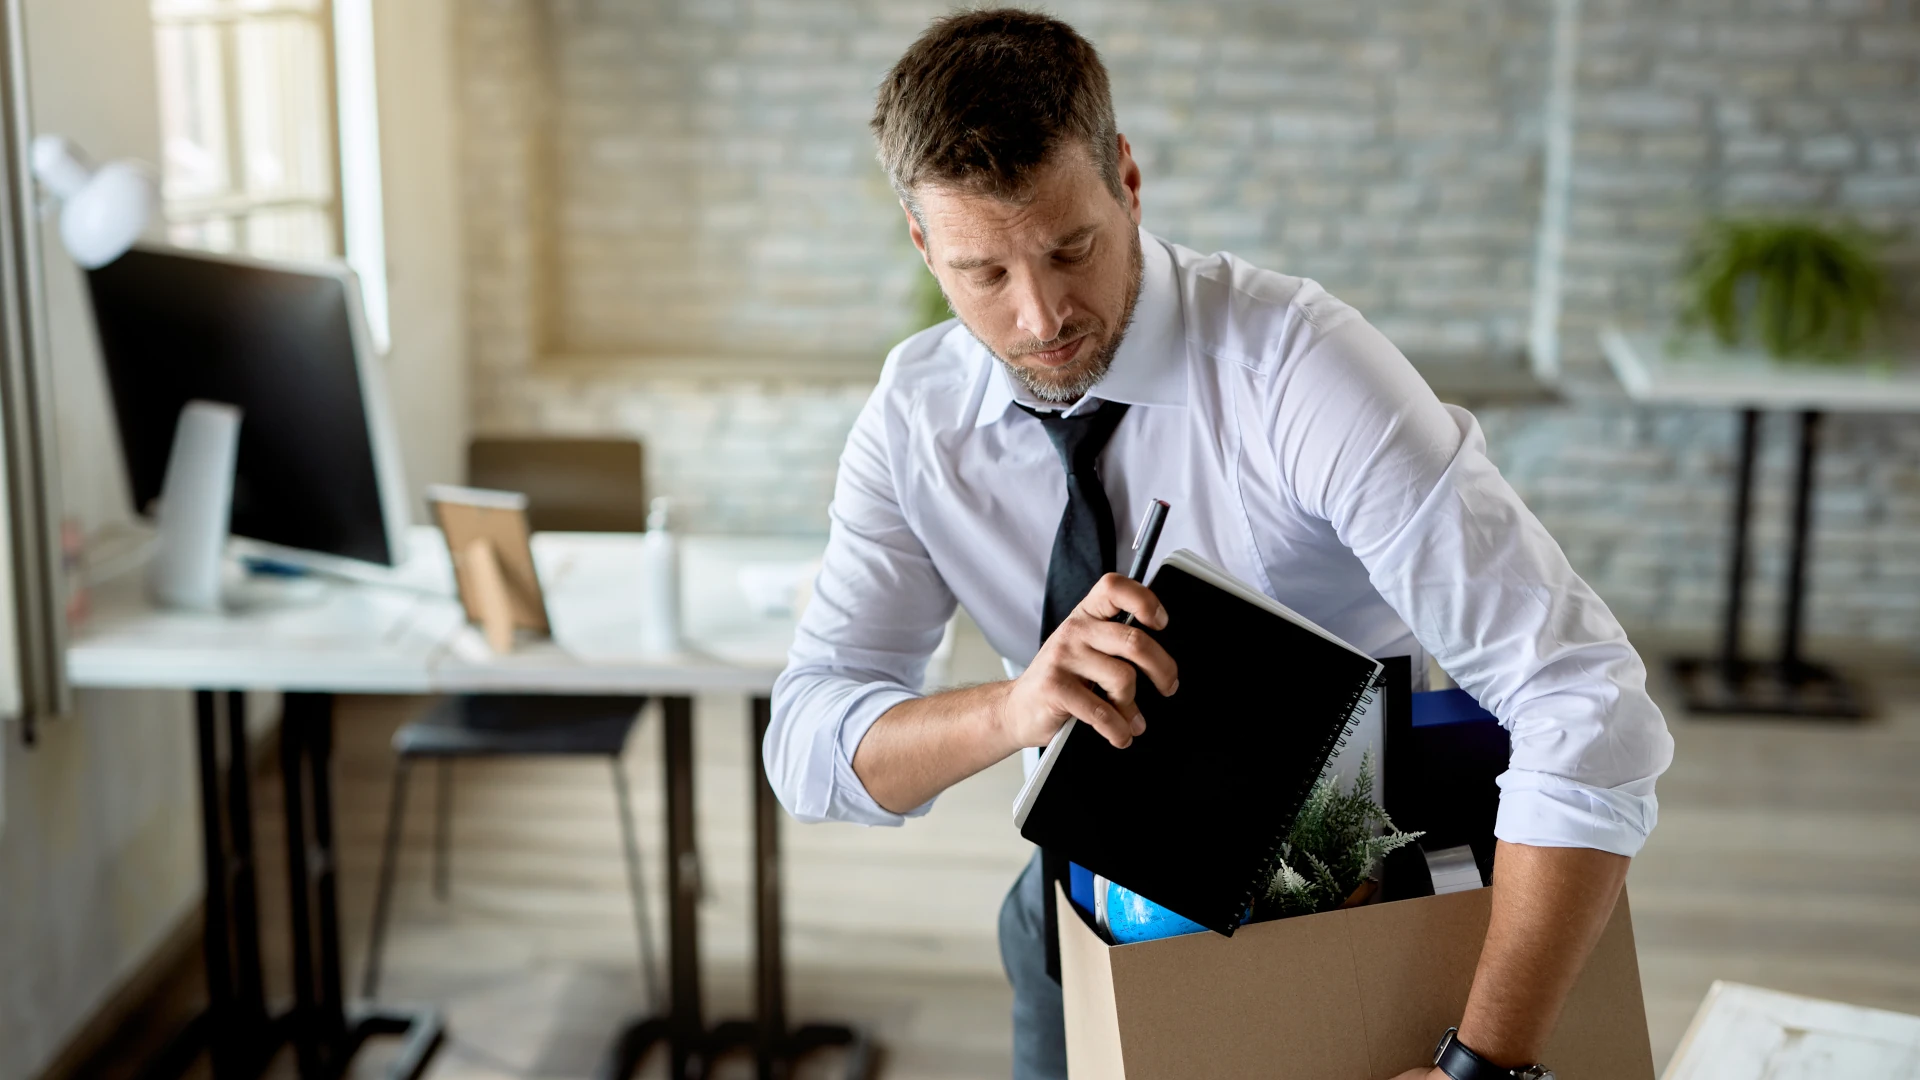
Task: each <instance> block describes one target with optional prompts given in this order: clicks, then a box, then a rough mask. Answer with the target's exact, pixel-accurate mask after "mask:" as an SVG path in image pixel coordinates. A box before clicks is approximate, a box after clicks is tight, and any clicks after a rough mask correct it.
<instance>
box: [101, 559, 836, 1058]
mask: <svg viewBox="0 0 1920 1080" xmlns="http://www.w3.org/2000/svg"><path fill="white" fill-rule="evenodd" d="M409 541H410V544H411V545H412V549H413V555H412V557H411V558H410V559H409V561H408V563H407V564H406V565H405V566H404V567H403V568H402V569H401V570H400V571H398V572H396V573H394V574H392V575H390V576H388V577H387V579H386V580H385V581H384V582H382V583H349V582H332V583H330V584H329V585H328V587H327V589H326V590H325V591H324V594H323V595H322V596H321V597H320V598H319V600H318V602H315V603H310V604H307V605H304V606H288V607H278V608H275V607H267V608H263V609H260V610H254V611H247V612H236V613H228V614H215V615H194V614H186V613H179V612H168V611H161V610H157V609H155V608H154V607H153V606H152V605H151V604H150V603H149V602H148V600H147V598H146V593H145V590H144V588H143V587H142V583H141V577H140V574H139V572H138V571H129V572H127V573H123V574H121V575H119V576H118V577H116V578H114V579H112V580H109V581H106V582H104V583H102V584H100V585H99V586H98V587H97V588H96V589H95V591H94V596H93V612H92V614H91V616H90V617H89V618H88V619H87V620H86V621H85V622H84V623H83V624H81V625H80V626H78V627H76V628H75V630H74V633H73V635H72V640H71V644H70V645H69V648H68V653H67V669H68V675H69V678H70V679H71V680H72V682H73V684H74V685H75V686H79V687H102V688H106V687H111V688H121V689H130V688H150V689H184V690H193V691H195V692H196V695H195V696H196V704H197V716H198V740H199V761H200V773H201V802H202V807H201V809H202V817H203V824H204V828H205V835H204V837H203V839H204V842H205V845H206V868H207V934H206V942H207V944H206V959H207V974H208V986H209V998H210V1002H211V1003H210V1006H209V1009H208V1011H207V1013H206V1014H205V1015H204V1016H203V1017H202V1018H200V1019H199V1020H198V1021H196V1023H195V1026H194V1028H193V1029H191V1030H190V1031H189V1032H188V1033H187V1034H186V1036H184V1037H183V1039H182V1040H181V1041H180V1042H179V1043H178V1044H177V1046H176V1048H175V1049H174V1051H173V1052H171V1053H170V1055H169V1056H170V1057H176V1058H180V1060H179V1061H178V1062H177V1064H180V1065H182V1066H184V1065H185V1064H186V1063H187V1062H189V1061H190V1060H191V1058H190V1057H187V1056H184V1055H186V1054H188V1053H190V1052H191V1051H192V1050H193V1049H194V1048H195V1047H196V1045H197V1044H200V1043H204V1044H205V1045H207V1046H208V1047H209V1048H210V1049H211V1050H212V1051H213V1052H214V1055H215V1057H216V1059H217V1060H216V1063H215V1064H216V1074H217V1075H218V1076H219V1077H221V1078H222V1080H224V1078H226V1077H228V1076H241V1075H247V1076H252V1075H257V1074H258V1073H259V1072H260V1071H261V1069H262V1068H264V1066H265V1064H266V1061H267V1059H269V1058H270V1057H271V1056H272V1054H273V1052H274V1051H275V1050H276V1049H277V1048H278V1046H279V1045H281V1044H282V1043H284V1042H286V1041H289V1040H291V1041H292V1042H293V1043H294V1045H295V1046H296V1048H297V1050H298V1051H299V1057H300V1062H301V1072H302V1075H303V1077H320V1076H324V1075H332V1074H335V1073H337V1072H338V1071H339V1070H340V1069H341V1068H342V1067H343V1066H344V1065H345V1063H346V1061H347V1060H348V1059H350V1058H351V1056H352V1055H353V1053H354V1051H355V1050H356V1049H357V1048H358V1046H359V1044H360V1042H361V1041H362V1040H363V1039H365V1038H366V1037H368V1036H370V1035H380V1034H406V1035H407V1036H408V1037H409V1044H408V1047H407V1050H406V1051H405V1052H404V1053H403V1054H402V1055H401V1059H400V1062H399V1063H398V1064H397V1066H396V1068H395V1073H396V1074H407V1075H417V1074H418V1073H419V1072H420V1071H421V1070H422V1069H424V1066H425V1063H426V1060H427V1057H428V1056H429V1055H430V1054H431V1053H432V1051H433V1047H434V1044H435V1043H436V1042H437V1040H438V1038H439V1033H440V1028H439V1021H438V1017H437V1016H436V1015H433V1014H431V1013H418V1012H396V1011H392V1010H387V1011H364V1010H362V1011H353V1012H349V1010H348V1008H347V1005H346V1002H345V998H344V993H343V989H342V982H341V965H340V939H339V918H338V899H337V895H336V892H337V887H336V883H335V875H334V852H333V830H332V804H331V800H332V796H331V784H330V778H329V775H328V773H329V760H330V754H331V746H332V714H333V695H335V694H342V693H354V694H360V693H548V694H622V695H636V696H637V695H646V696H650V697H658V698H660V699H661V702H662V706H663V708H662V714H663V717H664V720H665V743H666V751H667V752H666V755H665V758H666V760H665V765H664V770H663V772H664V783H665V785H666V788H667V818H668V822H667V827H668V859H667V867H668V876H669V877H668V891H669V900H670V914H669V925H670V935H671V942H670V944H671V951H670V957H671V959H670V967H671V973H670V983H669V985H670V989H671V995H672V996H671V1008H670V1010H669V1012H668V1014H667V1015H665V1016H662V1017H657V1018H651V1019H647V1020H643V1021H638V1022H636V1023H635V1024H634V1025H632V1026H630V1027H629V1028H628V1029H627V1030H626V1031H625V1032H624V1033H623V1034H622V1037H621V1039H620V1040H619V1042H618V1044H617V1045H616V1046H615V1047H614V1048H613V1050H612V1051H611V1052H610V1054H609V1056H608V1060H607V1063H606V1067H605V1069H604V1070H603V1072H604V1073H606V1074H621V1075H624V1073H625V1072H627V1071H628V1070H630V1068H631V1066H632V1064H633V1063H634V1062H635V1061H636V1060H637V1059H638V1057H639V1056H640V1055H641V1054H642V1053H644V1051H645V1049H646V1047H647V1045H648V1043H650V1042H651V1041H653V1040H655V1039H662V1040H666V1041H668V1042H669V1043H670V1045H671V1056H672V1058H673V1061H674V1067H675V1069H676V1070H677V1071H676V1073H675V1075H684V1074H685V1070H686V1068H687V1066H688V1065H689V1063H691V1062H696V1061H700V1060H704V1059H706V1058H708V1057H711V1056H712V1055H714V1054H715V1053H719V1052H724V1051H727V1050H730V1049H738V1048H747V1049H752V1050H753V1051H755V1052H756V1054H757V1056H758V1057H759V1058H760V1063H761V1072H762V1074H763V1075H766V1074H767V1072H768V1070H770V1069H774V1068H776V1066H777V1064H778V1063H779V1062H780V1061H781V1060H782V1059H785V1058H788V1057H791V1056H793V1055H794V1054H796V1053H799V1052H804V1051H805V1050H807V1049H810V1048H811V1047H813V1046H821V1045H831V1044H847V1045H848V1046H849V1050H850V1053H849V1066H850V1074H851V1075H856V1076H861V1075H864V1073H865V1070H866V1068H867V1051H866V1042H865V1040H864V1038H863V1037H862V1036H860V1034H859V1033H858V1032H856V1031H854V1030H852V1029H850V1028H848V1027H845V1026H841V1025H831V1026H821V1025H814V1026H809V1027H806V1028H802V1029H800V1030H798V1031H790V1030H789V1029H788V1028H787V1026H786V1016H785V1000H784V974H783V969H782V965H781V960H782V955H781V952H782V950H781V935H780V914H779V913H780V907H779V905H780V879H779V852H778V833H777V828H776V826H777V823H778V814H779V808H778V804H777V803H776V802H775V801H774V798H773V794H772V791H771V789H770V788H769V787H768V785H767V783H766V780H765V776H764V774H763V772H762V771H761V765H760V755H759V745H760V738H759V736H760V735H761V734H763V733H764V731H765V727H766V723H767V719H768V715H769V711H770V708H769V704H768V695H769V694H770V692H771V690H772V687H773V681H774V679H775V678H776V677H777V676H778V675H779V673H780V670H781V668H782V667H783V666H784V665H785V662H786V659H785V657H786V648H787V643H788V642H789V641H790V640H791V638H792V634H793V619H792V616H791V614H790V613H772V614H768V613H758V612H755V611H753V610H751V609H750V608H749V606H748V603H747V599H746V597H745V595H744V593H743V592H742V590H741V588H740V585H739V582H738V572H739V569H740V568H741V567H742V566H745V565H747V564H749V563H755V562H763V563H804V562H806V561H809V560H811V559H814V558H817V557H818V555H819V553H820V550H821V548H822V546H823V544H822V542H821V541H820V540H817V539H790V538H744V537H700V536H688V537H682V538H681V545H682V548H681V550H682V555H681V558H682V563H681V571H682V573H681V578H682V585H681V587H682V590H683V608H684V610H685V612H686V626H685V630H686V639H687V645H688V648H687V650H686V651H685V652H684V653H683V654H681V655H676V656H672V657H646V656H643V655H641V654H640V652H639V649H638V620H637V615H636V613H637V612H638V611H639V610H640V606H639V591H638V590H639V588H640V585H639V574H638V570H639V566H640V557H639V538H638V537H636V536H631V535H614V534H605V535H601V534H543V535H538V536H536V537H535V538H534V555H535V559H536V563H537V565H538V567H539V570H540V574H541V578H542V583H543V589H544V590H545V592H546V593H547V601H548V614H549V619H550V621H551V623H552V625H553V630H554V635H553V639H552V640H551V641H539V642H529V643H527V644H525V645H523V646H522V647H520V648H517V649H516V650H515V651H514V652H513V653H511V654H509V655H505V656H495V655H492V654H491V653H489V652H487V651H486V650H485V647H484V645H483V644H481V642H480V639H479V635H478V634H477V633H476V632H475V631H473V630H472V628H470V627H469V626H467V624H466V620H465V617H464V615H463V613H462V611H461V609H460V607H459V604H458V602H457V601H456V600H455V598H454V596H453V588H452V575H451V572H450V570H449V568H448V564H447V556H446V548H445V545H444V543H441V542H440V540H439V536H438V533H437V532H436V531H434V530H432V529H416V530H414V532H413V534H412V535H411V536H410V537H409ZM248 689H267V690H278V691H282V692H283V693H284V694H285V704H284V708H283V715H282V726H281V740H280V741H281V767H282V771H283V774H284V776H285V778H286V783H285V790H286V801H287V832H288V838H287V839H288V850H289V851H290V852H292V851H301V852H305V854H306V857H305V858H289V859H288V888H289V894H290V899H291V908H292V916H293V919H292V921H293V924H294V931H293V932H294V949H293V960H294V968H295V971H294V975H295V1005H294V1009H293V1010H292V1011H291V1012H290V1013H288V1014H286V1015H284V1016H279V1017H274V1016H270V1015H269V1014H268V1010H267V1003H266V999H265V994H264V991H263V989H262V985H261V977H260V949H259V923H258V913H257V906H256V901H255V894H256V890H255V881H254V857H253V842H252V835H251V804H250V800H251V794H250V789H251V786H250V783H249V774H248V770H247V768H246V763H245V755H244V754H235V753H232V748H233V747H239V746H243V745H244V694H243V693H242V691H245V690H248ZM223 691H224V692H225V693H222V692H223ZM709 692H731V693H740V694H745V695H748V696H750V697H751V698H752V699H753V709H752V716H753V722H754V734H755V738H754V739H753V740H752V747H753V750H752V754H751V757H752V761H751V762H748V763H743V764H747V765H748V766H749V767H750V768H752V769H753V770H754V773H755V776H756V777H757V778H758V780H759V782H758V783H757V784H755V785H754V811H755V814H754V822H755V848H756V853H755V863H754V878H755V890H756V891H755V910H756V924H757V976H758V992H757V999H756V1000H757V1010H756V1016H755V1018H754V1019H753V1020H751V1021H735V1022H731V1023H726V1024H721V1025H718V1026H716V1027H713V1028H709V1027H707V1026H706V1025H705V1023H704V1021H703V1020H702V1017H701V1012H700V988H699V961H698V953H697V940H698V935H697V926H696V912H695V901H696V900H697V897H698V891H699V883H698V882H697V880H695V876H694V874H695V866H696V865H697V859H696V857H695V854H694V847H693V838H694V828H693V824H694V823H693V812H694V790H693V780H694V770H693V750H692V730H693V729H692V697H693V695H695V694H698V693H709ZM223 700H224V704H225V705H226V709H225V719H226V721H227V722H226V724H225V725H224V726H225V728H226V733H227V741H228V746H229V751H228V753H227V755H226V765H225V768H226V775H225V782H224V784H223V783H222V777H221V768H222V765H221V754H220V749H219V744H220V733H221V727H222V724H221V723H220V719H221V716H220V713H221V709H220V705H221V704H222V702H223ZM163 1064H174V1063H173V1062H167V1063H163Z"/></svg>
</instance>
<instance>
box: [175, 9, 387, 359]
mask: <svg viewBox="0 0 1920 1080" xmlns="http://www.w3.org/2000/svg"><path fill="white" fill-rule="evenodd" d="M151 2H152V8H151V10H152V13H153V22H154V48H155V51H156V54H157V60H158V63H157V67H158V70H159V79H160V88H159V89H160V94H159V106H160V138H161V142H162V146H163V151H162V153H163V155H164V158H165V161H164V163H163V165H162V169H161V172H162V183H161V193H162V203H163V206H164V212H165V215H166V220H167V232H168V239H169V240H171V241H172V242H173V243H175V244H178V245H180V246H182V247H194V248H203V249H206V250H210V251H232V252H244V253H246V254H250V255H260V256H266V257H269V258H274V257H277V258H295V259H324V258H335V257H341V256H344V257H345V258H346V260H347V261H348V262H349V263H350V264H352V266H353V268H354V270H355V271H356V272H357V273H358V275H359V277H360V287H361V295H362V297H363V298H364V300H365V302H366V310H367V323H368V326H369V329H370V330H371V331H372V334H373V340H374V344H375V347H376V348H378V349H380V350H382V351H384V350H385V349H386V347H387V277H386V251H385V239H384V230H383V222H382V215H381V208H380V202H381V199H380V129H379V118H378V109H377V104H376V97H375V88H374V74H373V8H372V0H332V2H331V3H329V2H328V0H151ZM336 102H337V103H338V107H336ZM343 191H344V197H343ZM343 248H344V250H342V249H343Z"/></svg>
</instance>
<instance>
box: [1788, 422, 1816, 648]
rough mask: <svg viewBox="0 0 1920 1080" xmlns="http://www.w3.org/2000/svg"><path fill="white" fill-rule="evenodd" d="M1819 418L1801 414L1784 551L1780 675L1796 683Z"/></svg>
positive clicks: (1811, 520) (1805, 590)
mask: <svg viewBox="0 0 1920 1080" xmlns="http://www.w3.org/2000/svg"><path fill="white" fill-rule="evenodd" d="M1819 443H1820V414H1819V413H1817V412H1812V411H1808V412H1803V413H1801V414H1800V455H1799V462H1798V465H1797V467H1796V468H1795V470H1794V477H1793V534H1792V539H1791V540H1790V541H1789V543H1790V544H1791V546H1790V547H1789V548H1788V549H1787V596H1786V605H1785V608H1784V609H1783V610H1782V611H1781V617H1780V674H1781V677H1783V678H1785V679H1788V680H1790V681H1791V680H1796V679H1797V678H1798V676H1799V675H1800V673H1801V671H1800V669H1801V668H1802V666H1803V662H1802V661H1801V659H1800V619H1801V616H1802V615H1803V614H1805V612H1806V595H1807V540H1808V534H1809V533H1810V532H1812V524H1813V466H1814V457H1815V455H1816V454H1818V453H1819Z"/></svg>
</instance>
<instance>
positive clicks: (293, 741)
mask: <svg viewBox="0 0 1920 1080" xmlns="http://www.w3.org/2000/svg"><path fill="white" fill-rule="evenodd" d="M316 696H319V697H322V698H323V699H324V707H325V708H326V709H328V710H331V709H332V707H333V702H332V698H331V696H330V695H308V694H288V695H286V696H285V698H284V699H283V701H282V708H281V715H280V789H281V794H282V802H283V805H284V815H283V816H284V818H285V824H286V830H287V910H288V923H289V931H290V933H291V935H292V939H293V941H292V945H293V951H292V956H293V1011H292V1014H291V1017H290V1020H291V1024H292V1036H293V1049H294V1056H295V1058H296V1060H297V1061H298V1062H299V1066H300V1078H301V1080H322V1076H323V1070H324V1059H323V1058H322V1056H321V1055H322V1053H323V1051H322V1049H321V1044H320V1038H319V1036H320V1029H321V1026H322V1025H321V1024H319V1023H318V1014H319V1011H320V1002H319V995H318V994H317V993H315V990H314V977H313V885H312V878H311V876H310V871H311V859H312V848H311V846H310V844H309V840H308V830H307V798H306V764H307V755H306V728H307V724H308V723H309V722H310V715H309V714H310V713H311V712H312V711H313V706H314V701H313V698H314V697H316Z"/></svg>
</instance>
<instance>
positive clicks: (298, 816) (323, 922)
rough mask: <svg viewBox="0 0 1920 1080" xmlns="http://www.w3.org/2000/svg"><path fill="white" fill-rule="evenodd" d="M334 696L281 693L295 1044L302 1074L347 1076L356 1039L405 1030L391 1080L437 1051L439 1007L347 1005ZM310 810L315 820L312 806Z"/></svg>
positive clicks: (406, 1076)
mask: <svg viewBox="0 0 1920 1080" xmlns="http://www.w3.org/2000/svg"><path fill="white" fill-rule="evenodd" d="M332 757H333V695H332V694H311V693H303V694H287V695H285V704H284V707H283V709H282V714H281V727H280V760H281V768H282V772H283V774H284V775H283V781H284V783H285V785H286V804H287V888H288V892H289V897H290V908H291V911H292V916H293V918H292V922H293V929H292V932H293V943H292V944H293V966H294V1000H295V1006H294V1008H295V1014H294V1021H293V1030H294V1041H295V1048H296V1050H297V1052H298V1060H299V1063H300V1075H301V1077H302V1078H303V1080H328V1078H331V1077H336V1076H340V1075H342V1074H344V1073H345V1072H346V1070H347V1066H348V1064H349V1063H350V1062H351V1061H352V1060H353V1055H354V1054H355V1053H357V1052H358V1051H359V1049H360V1046H361V1044H362V1043H364V1042H365V1041H366V1040H367V1039H369V1038H372V1037H374V1036H377V1035H397V1036H404V1037H405V1039H406V1043H405V1046H404V1047H403V1048H402V1050H401V1053H400V1056H399V1057H398V1058H397V1059H396V1060H395V1061H394V1062H393V1064H392V1065H391V1066H390V1067H389V1069H388V1072H387V1075H388V1076H389V1077H390V1078H391V1080H416V1078H417V1077H419V1076H420V1075H421V1074H422V1073H424V1072H425V1071H426V1067H427V1063H428V1061H429V1060H431V1058H432V1057H433V1053H434V1051H435V1050H437V1049H438V1048H439V1045H440V1042H441V1039H442V1038H443V1037H444V1034H445V1026H444V1024H443V1022H442V1020H441V1017H440V1013H439V1011H438V1010H436V1009H430V1008H422V1009H403V1008H390V1007H385V1008H369V1009H355V1010H352V1011H349V1010H348V1008H347V1005H346V1001H345V994H344V992H343V989H342V987H343V985H344V982H343V979H342V977H341V970H340V914H339V908H340V905H339V895H338V893H339V889H338V882H337V860H336V857H335V851H334V840H333V778H332V775H333V761H332ZM309 809H310V810H311V822H310V823H309V820H308V811H309Z"/></svg>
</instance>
